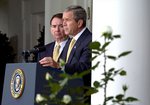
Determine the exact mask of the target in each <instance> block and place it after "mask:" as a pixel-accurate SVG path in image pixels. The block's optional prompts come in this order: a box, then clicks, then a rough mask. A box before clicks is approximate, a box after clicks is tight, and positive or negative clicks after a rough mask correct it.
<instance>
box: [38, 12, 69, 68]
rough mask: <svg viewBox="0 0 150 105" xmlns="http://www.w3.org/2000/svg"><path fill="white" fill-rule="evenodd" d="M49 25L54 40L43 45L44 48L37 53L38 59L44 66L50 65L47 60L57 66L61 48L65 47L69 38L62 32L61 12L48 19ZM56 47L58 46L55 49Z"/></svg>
mask: <svg viewBox="0 0 150 105" xmlns="http://www.w3.org/2000/svg"><path fill="white" fill-rule="evenodd" d="M50 26H51V27H50V31H51V34H52V36H53V38H54V40H55V41H54V42H51V43H49V44H47V45H46V46H45V47H46V50H45V51H43V52H40V53H39V54H38V60H39V62H40V64H41V65H42V66H44V67H45V66H51V62H49V61H53V63H52V64H53V65H54V66H55V67H57V66H58V64H57V62H58V61H59V58H60V57H61V55H62V52H63V48H64V47H65V44H66V43H67V41H68V38H69V37H68V36H66V35H65V33H64V29H63V20H62V13H58V14H55V15H53V16H52V18H51V20H50ZM58 45H59V46H58ZM57 47H59V48H58V49H57ZM55 49H57V51H58V52H56V51H55ZM57 53H58V54H57ZM56 54H57V55H56Z"/></svg>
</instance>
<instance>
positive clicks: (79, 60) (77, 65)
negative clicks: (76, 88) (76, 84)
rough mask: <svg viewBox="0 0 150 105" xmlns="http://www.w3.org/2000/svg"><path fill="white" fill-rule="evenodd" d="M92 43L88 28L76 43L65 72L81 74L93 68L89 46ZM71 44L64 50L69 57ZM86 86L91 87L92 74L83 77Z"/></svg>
mask: <svg viewBox="0 0 150 105" xmlns="http://www.w3.org/2000/svg"><path fill="white" fill-rule="evenodd" d="M91 42H92V33H91V32H90V31H89V30H88V29H87V28H86V30H85V31H84V32H83V33H82V35H81V36H80V37H79V39H78V40H77V42H76V43H75V45H74V47H73V49H72V51H71V53H70V56H69V58H68V62H67V63H66V65H65V72H66V73H68V74H74V73H76V72H77V73H81V72H82V71H85V70H88V69H90V68H91V50H90V48H89V44H90V43H91ZM68 46H69V44H67V45H66V47H65V49H64V52H63V53H64V54H66V55H67V51H68ZM83 80H84V84H85V85H87V86H90V85H91V73H89V74H88V75H86V76H84V77H83Z"/></svg>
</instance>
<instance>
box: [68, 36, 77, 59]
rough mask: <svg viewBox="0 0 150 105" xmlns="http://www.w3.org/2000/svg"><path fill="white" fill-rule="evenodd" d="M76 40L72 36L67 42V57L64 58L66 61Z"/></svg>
mask: <svg viewBox="0 0 150 105" xmlns="http://www.w3.org/2000/svg"><path fill="white" fill-rule="evenodd" d="M75 42H76V40H75V39H74V38H72V40H71V42H70V44H69V48H68V52H67V59H66V62H67V61H68V59H69V55H70V52H71V50H72V48H73V46H74V44H75Z"/></svg>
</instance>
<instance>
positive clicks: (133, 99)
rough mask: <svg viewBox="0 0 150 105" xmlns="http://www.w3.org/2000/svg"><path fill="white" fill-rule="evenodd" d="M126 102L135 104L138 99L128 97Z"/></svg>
mask: <svg viewBox="0 0 150 105" xmlns="http://www.w3.org/2000/svg"><path fill="white" fill-rule="evenodd" d="M125 101H126V102H134V101H138V99H137V98H135V97H127V98H126V99H125Z"/></svg>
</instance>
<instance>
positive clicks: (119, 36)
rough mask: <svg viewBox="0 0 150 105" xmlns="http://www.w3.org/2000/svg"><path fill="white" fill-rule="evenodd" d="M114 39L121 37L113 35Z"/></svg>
mask: <svg viewBox="0 0 150 105" xmlns="http://www.w3.org/2000/svg"><path fill="white" fill-rule="evenodd" d="M113 37H114V38H121V35H113Z"/></svg>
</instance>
